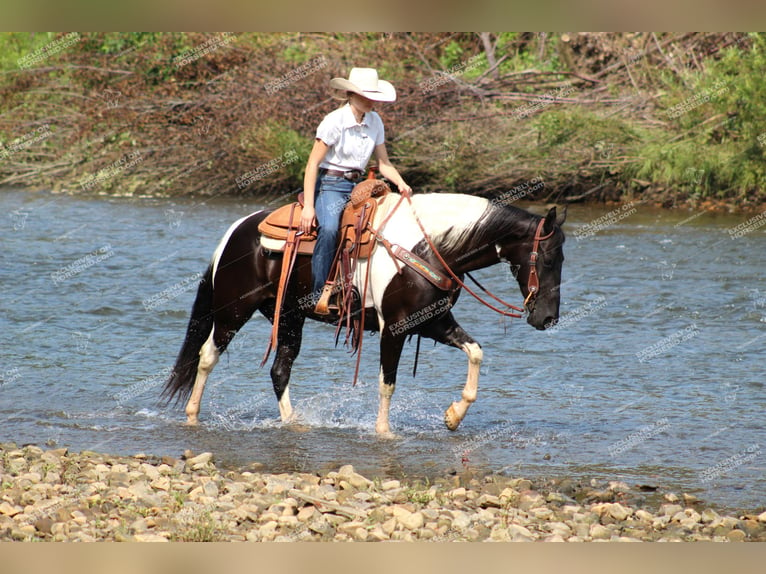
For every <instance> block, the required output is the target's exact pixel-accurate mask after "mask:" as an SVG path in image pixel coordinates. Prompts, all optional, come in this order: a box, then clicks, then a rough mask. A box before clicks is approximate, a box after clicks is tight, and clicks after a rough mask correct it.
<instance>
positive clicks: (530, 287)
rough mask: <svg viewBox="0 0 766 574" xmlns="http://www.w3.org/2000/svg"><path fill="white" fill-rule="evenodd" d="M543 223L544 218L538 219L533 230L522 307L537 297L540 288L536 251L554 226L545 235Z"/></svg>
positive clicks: (550, 234)
mask: <svg viewBox="0 0 766 574" xmlns="http://www.w3.org/2000/svg"><path fill="white" fill-rule="evenodd" d="M544 225H545V218H543V219H541V220H540V223H538V224H537V229H536V230H535V239H534V242H533V243H532V251H531V252H530V253H529V277H528V278H527V291H528V293H527V298H526V299H524V307H527V306H528V305H529V304H530V303H531V302H532V301H534V300H535V298H536V297H537V293H538V291H539V290H540V279H539V278H538V277H537V258H538V256H539V252H538V251H537V249H538V247H539V246H540V242H541V241H545V240H546V239H548V238H550V237H552V236H553V234H554V233H555V231H556V228H554V229H553V231H551V232H550V233H548V234H547V235H541V233H542V232H543V226H544Z"/></svg>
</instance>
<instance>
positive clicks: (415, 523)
mask: <svg viewBox="0 0 766 574" xmlns="http://www.w3.org/2000/svg"><path fill="white" fill-rule="evenodd" d="M396 519H397V520H398V521H399V524H401V525H402V526H404V528H406V529H407V530H417V529H418V528H422V527H423V524H424V520H423V514H422V513H420V512H410V513H407V514H401V515H399V516H397V517H396Z"/></svg>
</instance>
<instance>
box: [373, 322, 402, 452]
mask: <svg viewBox="0 0 766 574" xmlns="http://www.w3.org/2000/svg"><path fill="white" fill-rule="evenodd" d="M404 339H405V335H404V334H398V333H394V329H391V326H390V325H384V326H383V328H382V329H381V331H380V377H379V381H378V393H379V397H380V403H379V405H378V420H377V422H376V423H375V432H377V433H378V434H379V435H380V436H382V437H385V438H393V436H394V435H393V434H392V433H391V427H390V425H389V421H388V412H389V410H390V408H391V397H392V396H393V394H394V389H395V388H396V371H397V369H398V368H399V358H400V357H401V356H402V348H403V347H404Z"/></svg>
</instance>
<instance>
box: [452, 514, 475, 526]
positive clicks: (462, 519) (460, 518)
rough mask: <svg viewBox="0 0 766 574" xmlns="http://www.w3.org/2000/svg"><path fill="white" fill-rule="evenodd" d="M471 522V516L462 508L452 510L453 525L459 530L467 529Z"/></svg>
mask: <svg viewBox="0 0 766 574" xmlns="http://www.w3.org/2000/svg"><path fill="white" fill-rule="evenodd" d="M470 524H471V517H470V516H469V514H468V513H467V512H463V511H462V510H453V511H452V527H453V528H455V529H457V530H465V529H466V528H468V527H469V526H470Z"/></svg>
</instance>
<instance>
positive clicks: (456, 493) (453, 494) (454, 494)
mask: <svg viewBox="0 0 766 574" xmlns="http://www.w3.org/2000/svg"><path fill="white" fill-rule="evenodd" d="M465 495H466V489H465V488H463V487H462V486H461V487H460V488H453V489H452V490H450V491H449V492H447V496H449V497H450V498H465Z"/></svg>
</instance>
